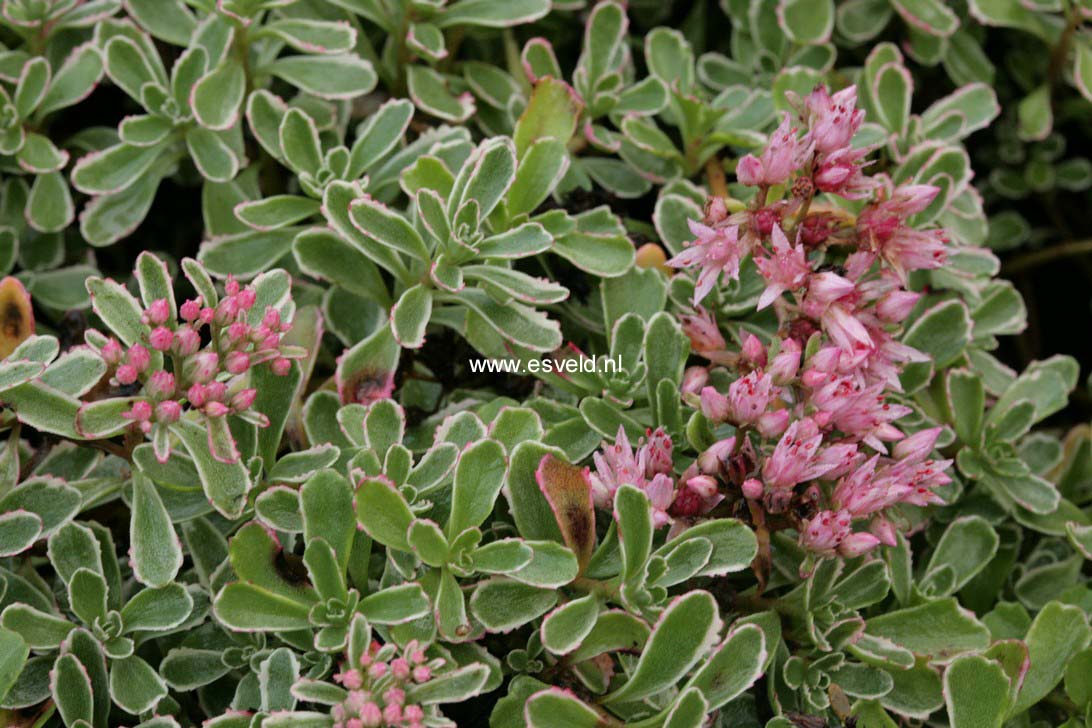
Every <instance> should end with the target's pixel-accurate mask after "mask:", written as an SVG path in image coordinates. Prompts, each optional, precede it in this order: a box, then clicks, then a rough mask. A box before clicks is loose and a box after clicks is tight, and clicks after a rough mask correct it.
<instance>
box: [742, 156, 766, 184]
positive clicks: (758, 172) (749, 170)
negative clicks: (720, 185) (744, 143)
mask: <svg viewBox="0 0 1092 728" xmlns="http://www.w3.org/2000/svg"><path fill="white" fill-rule="evenodd" d="M764 174H765V170H764V169H763V168H762V161H761V160H759V158H758V157H756V156H755V155H753V154H748V155H747V156H745V157H743V158H742V159H740V160H739V164H737V165H736V178H737V179H739V183H740V184H743V185H748V186H750V187H754V186H756V185H760V184H762V180H763V175H764Z"/></svg>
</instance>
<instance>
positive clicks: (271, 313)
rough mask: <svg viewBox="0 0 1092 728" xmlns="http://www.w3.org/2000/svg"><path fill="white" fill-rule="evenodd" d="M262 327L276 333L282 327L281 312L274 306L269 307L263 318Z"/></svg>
mask: <svg viewBox="0 0 1092 728" xmlns="http://www.w3.org/2000/svg"><path fill="white" fill-rule="evenodd" d="M262 326H265V327H266V328H267V329H269V330H271V331H276V330H277V329H279V328H280V326H281V312H280V311H278V310H277V309H275V308H273V307H272V306H267V307H266V309H265V315H264V316H262Z"/></svg>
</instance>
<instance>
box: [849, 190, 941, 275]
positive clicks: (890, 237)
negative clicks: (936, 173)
mask: <svg viewBox="0 0 1092 728" xmlns="http://www.w3.org/2000/svg"><path fill="white" fill-rule="evenodd" d="M939 192H940V188H938V187H934V186H933V185H902V186H900V187H896V188H895V190H894V192H892V194H891V198H890V199H888V200H885V201H883V202H879V203H876V204H873V205H869V206H868V207H866V208H865V209H864V210H862V211H861V214H860V215H858V216H857V234H858V236H859V237H860V239H861V241H862V245H864V246H865V247H867V249H869V250H871V251H873V252H875V253H877V254H878V255H879V256H880V257H882V258H883V259H884V260H885V261H886V262H887V264H888V265H889V266H891V269H892V270H893V271H894V272H895V274H896V275H897V276H898V277H899V280H900V281H902V282H903V283H904V284H905V283H906V277H907V274H908V273H909V271H913V270H922V269H930V268H939V267H940V266H942V265H944V261H945V260H946V258H947V237H946V236H945V235H944V232H943V231H941V230H915V229H913V228H910V227H908V226H906V224H905V221H906V218H908V217H909V216H910V215H913V214H915V213H918V212H921V211H922V210H924V209H925V208H926V207H928V206H929V203H930V202H932V201H933V199H934V198H935V197H936V196H937V194H938V193H939Z"/></svg>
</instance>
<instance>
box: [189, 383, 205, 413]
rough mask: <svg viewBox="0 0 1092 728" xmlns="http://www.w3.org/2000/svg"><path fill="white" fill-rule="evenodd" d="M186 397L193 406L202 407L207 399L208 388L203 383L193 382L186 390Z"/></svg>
mask: <svg viewBox="0 0 1092 728" xmlns="http://www.w3.org/2000/svg"><path fill="white" fill-rule="evenodd" d="M186 399H188V400H189V401H190V404H192V405H193V406H194V407H198V408H200V407H204V406H205V403H206V402H208V401H209V396H208V390H207V389H206V388H205V385H203V384H195V385H193V386H192V387H190V388H189V390H187V392H186Z"/></svg>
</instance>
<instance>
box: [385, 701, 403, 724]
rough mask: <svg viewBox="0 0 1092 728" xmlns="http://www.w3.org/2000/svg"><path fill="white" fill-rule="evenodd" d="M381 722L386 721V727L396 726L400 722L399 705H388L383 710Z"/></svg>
mask: <svg viewBox="0 0 1092 728" xmlns="http://www.w3.org/2000/svg"><path fill="white" fill-rule="evenodd" d="M383 720H385V721H387V725H398V724H399V723H401V722H402V706H401V705H388V706H387V707H385V708H383Z"/></svg>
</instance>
